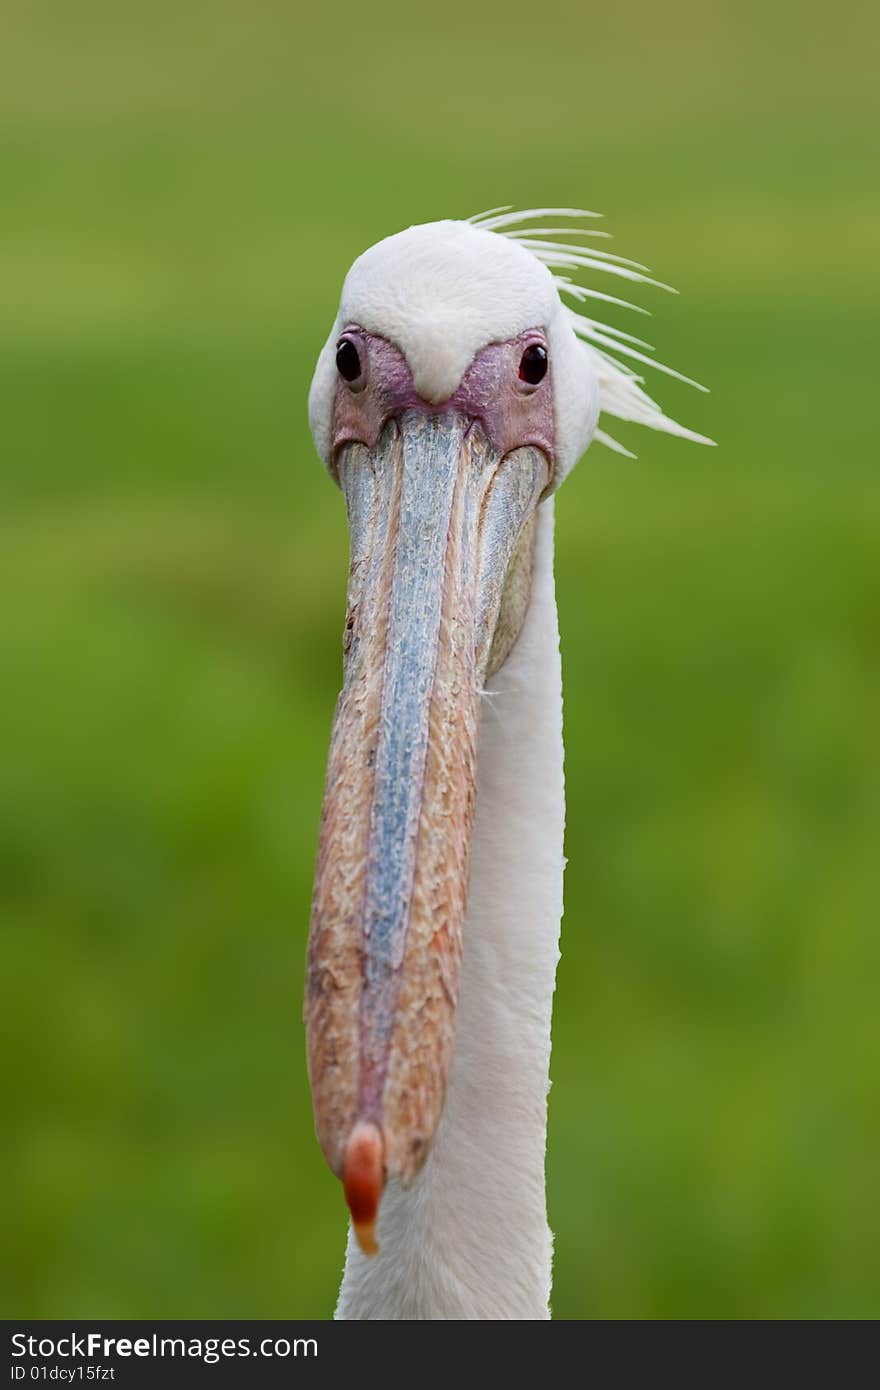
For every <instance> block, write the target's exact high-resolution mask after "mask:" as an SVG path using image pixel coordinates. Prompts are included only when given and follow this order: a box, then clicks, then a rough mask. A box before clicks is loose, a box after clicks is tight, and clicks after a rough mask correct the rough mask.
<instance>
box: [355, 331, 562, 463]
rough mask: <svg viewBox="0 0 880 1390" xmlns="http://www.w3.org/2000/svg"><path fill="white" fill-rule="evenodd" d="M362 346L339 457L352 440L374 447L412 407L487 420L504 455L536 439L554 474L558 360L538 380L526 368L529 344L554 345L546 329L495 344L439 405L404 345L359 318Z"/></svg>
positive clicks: (429, 412) (357, 333) (483, 422)
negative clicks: (423, 390) (531, 381)
mask: <svg viewBox="0 0 880 1390" xmlns="http://www.w3.org/2000/svg"><path fill="white" fill-rule="evenodd" d="M342 338H348V339H349V340H350V341H351V342H352V343H353V344H354V346H355V347H356V349H357V352H358V356H359V358H360V365H361V372H360V375H359V376H358V377H357V378H356V379H355V380H354V381H352V382H347V381H343V379H342V378H341V377H340V378H339V379H338V381H337V386H336V400H335V403H334V409H333V434H332V447H333V456H334V458H335V456H336V453H337V451H338V450H339V449H340V448H341V447H342V446H343V445H344V444H351V443H359V444H366V445H367V447H368V448H373V446H374V445H375V443H376V441H377V440H378V438H379V435H380V434H381V432H382V429H383V427H384V425H385V424H387V422H388V421H389V420H391V419H393V418H394V417H395V416H398V415H400V414H401V413H402V412H403V411H405V410H421V411H424V412H425V414H426V415H444V414H446V413H447V412H454V413H457V414H460V415H464V416H466V417H467V418H468V419H471V420H478V421H479V422H480V424H481V425H482V427H483V429H484V431H485V433H486V435H487V437H488V439H489V441H490V443H491V444H492V446H493V448H494V449H496V450H497V452H498V454H499V455H500V456H501V457H503V456H504V455H505V454H509V453H510V452H511V450H513V449H520V448H523V447H525V446H527V445H531V446H533V447H535V448H537V449H540V450H541V451H542V453H543V454H544V455H545V457H546V459H547V462H548V465H549V467H550V471H551V481H552V473H553V468H554V462H555V428H554V418H553V389H552V385H551V381H552V376H553V363H552V361H550V360H549V356H548V366H547V371H546V373H545V375H544V377H543V379H542V380H541V381H540V382H539V383H538V384H537V385H536V386H530V385H528V384H527V383H526V382H524V381H522V380H521V378H520V375H519V369H520V362H521V361H522V356H523V353H524V352H525V350H526V348H527V347H529V346H531V345H532V344H533V343H538V344H540V345H541V346H542V347H543V348H545V350H546V349H547V340H546V337H545V335H544V334H543V332H542V331H541V329H539V328H531V329H527V330H526V332H525V333H520V334H518V336H517V337H516V338H510V339H508V341H507V342H505V343H490V344H489V345H488V346H487V347H484V348H483V350H482V351H481V352H478V353H477V355H476V357H475V358H474V360H473V362H472V363H471V365H470V366H469V367H468V369H467V372H466V373H465V375H464V377H463V379H462V381H461V384H460V385H459V387H458V390H457V391H456V392H455V393H454V395H452V396H450V397H449V399H448V400H447V401H444V402H443V403H442V404H440V405H434V404H432V403H430V402H429V401H426V400H423V398H422V397H421V396H420V395H419V394H418V392H417V391H416V388H415V386H414V384H413V379H412V373H411V371H410V369H409V365H408V363H407V360H406V358H405V357H404V355H403V353H402V352H401V351H400V349H399V348H396V347H395V346H394V344H393V343H389V342H388V341H387V340H386V339H385V338H380V337H377V335H376V334H374V333H367V332H365V331H364V330H363V329H361V328H358V327H357V326H356V325H351V326H350V327H348V328H346V329H344V330H343V332H342V333H341V334H340V341H341V339H342Z"/></svg>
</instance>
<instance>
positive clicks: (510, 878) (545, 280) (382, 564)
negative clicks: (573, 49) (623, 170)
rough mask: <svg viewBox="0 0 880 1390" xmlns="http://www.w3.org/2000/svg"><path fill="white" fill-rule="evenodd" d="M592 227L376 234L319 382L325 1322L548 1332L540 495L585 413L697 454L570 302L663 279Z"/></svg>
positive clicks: (547, 696)
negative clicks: (323, 524)
mask: <svg viewBox="0 0 880 1390" xmlns="http://www.w3.org/2000/svg"><path fill="white" fill-rule="evenodd" d="M593 216H594V214H591V213H585V212H583V211H579V210H577V209H558V208H557V209H546V208H545V209H539V210H532V211H530V212H523V213H517V212H513V211H511V210H510V209H505V208H502V209H493V210H492V211H491V212H490V213H485V214H481V215H480V216H478V217H475V218H471V219H469V220H467V221H452V220H450V221H441V222H433V223H429V224H426V225H421V226H413V227H410V228H408V229H407V230H405V231H402V232H399V233H397V234H396V235H393V236H390V237H388V238H386V239H385V240H383V241H380V242H379V243H378V244H377V245H375V246H372V247H371V248H370V249H369V250H367V251H366V252H364V254H363V255H361V256H360V257H359V258H358V259H357V260H356V261H355V262H354V264H353V266H352V267H351V269H350V270H349V272H348V275H347V277H346V279H345V283H344V285H343V289H342V298H341V303H340V306H339V311H338V313H337V316H336V320H335V322H334V324H333V327H332V329H331V332H330V335H329V337H328V339H327V342H326V344H325V346H324V348H323V350H322V351H321V354H320V357H319V359H318V363H317V368H316V370H315V375H314V380H313V383H312V387H311V392H310V396H309V420H310V425H311V429H312V433H313V435H314V439H315V444H316V447H317V450H318V453H319V455H320V456H321V458H322V459H323V461H324V463H325V465H326V467H327V469H328V470H329V472H330V474H331V476H332V477H333V478H334V479H335V480H336V482H337V483H338V484H339V486H340V488H341V489H342V492H343V494H344V497H345V503H346V508H347V512H348V522H349V530H350V541H351V563H350V571H349V580H348V602H347V614H346V619H345V632H344V639H343V650H344V659H343V666H344V671H343V687H342V691H341V693H340V696H339V700H338V703H337V707H336V714H335V718H334V723H333V731H332V735H331V743H330V752H329V762H328V769H327V780H326V789H325V794H324V802H323V809H322V815H321V829H320V838H319V849H318V861H317V868H316V874H315V887H314V898H313V906H312V917H311V926H310V935H309V949H308V966H307V984H306V1003H305V1018H306V1029H307V1040H308V1063H309V1076H310V1081H311V1088H312V1099H313V1106H314V1117H315V1127H316V1131H317V1135H318V1139H319V1142H320V1144H321V1147H322V1149H323V1152H324V1155H325V1157H326V1159H327V1162H328V1163H329V1165H330V1168H331V1169H332V1170H333V1172H334V1173H335V1174H336V1175H337V1176H338V1177H339V1178H340V1179H341V1181H342V1183H343V1186H344V1191H345V1197H346V1200H347V1203H348V1207H349V1211H350V1217H351V1222H350V1231H349V1239H348V1246H347V1251H346V1259H345V1270H344V1274H343V1279H342V1287H341V1290H340V1295H339V1302H338V1306H337V1310H336V1316H337V1317H339V1318H358V1319H365V1318H366V1319H373V1318H381V1319H384V1318H408V1319H409V1318H466V1319H475V1318H477V1319H495V1318H518V1319H526V1318H528V1319H531V1318H546V1317H549V1300H550V1283H551V1261H552V1235H551V1232H550V1230H549V1227H548V1224H547V1213H546V1198H545V1184H544V1159H545V1141H546V1101H547V1091H548V1084H549V1083H548V1069H549V1060H550V1027H551V1007H552V999H553V990H554V983H555V975H556V965H557V961H558V959H559V929H560V920H561V915H562V878H563V866H564V858H563V829H564V816H565V808H564V786H563V743H562V676H561V666H560V653H559V632H558V625H557V616H556V598H555V587H554V577H553V507H554V496H555V493H556V491H557V489H558V488H559V485H560V484H561V483H562V482H563V480H564V479H565V477H566V476H567V475H568V473H569V472H570V471H571V469H572V468H573V467H574V465H575V463H576V462H577V461H578V459H579V458H580V457H581V455H582V454H583V453H584V451H585V450H586V448H587V446H588V445H589V444H590V442H591V440H593V439H595V440H598V441H600V442H601V443H603V444H605V445H607V446H609V447H611V448H617V449H619V450H621V452H627V451H626V450H624V449H622V446H621V445H619V444H618V443H617V442H616V441H615V440H614V439H613V438H612V437H611V436H610V435H608V434H607V433H606V432H605V430H604V428H599V426H598V422H599V418H600V416H603V417H604V416H613V417H617V418H618V419H621V420H628V421H635V422H638V423H641V424H643V425H647V426H650V427H652V428H653V429H658V430H665V431H667V432H668V433H671V434H675V435H678V436H680V437H682V438H685V439H691V440H696V441H699V442H702V443H711V442H712V441H710V440H707V439H705V438H704V437H703V436H702V435H698V434H696V433H694V432H693V431H692V430H688V429H686V428H684V427H683V426H682V425H679V424H676V423H675V422H674V421H673V420H671V419H669V418H668V417H667V416H666V415H664V413H663V411H662V410H661V409H660V407H659V406H658V405H657V404H655V402H654V401H653V400H652V399H651V398H650V397H649V396H648V395H647V394H646V392H645V390H644V387H643V384H642V377H641V376H640V375H639V371H640V369H641V368H642V367H643V366H644V365H645V364H650V365H655V366H659V364H656V363H655V362H654V361H653V359H652V358H651V357H650V356H649V353H650V351H651V349H650V348H649V346H648V344H646V343H644V342H642V341H641V340H640V339H637V338H635V337H633V336H632V335H631V334H627V333H624V332H622V331H621V330H619V329H617V328H612V327H608V326H607V325H604V324H603V323H602V322H600V321H599V320H597V319H595V318H593V317H592V316H591V315H588V313H587V312H586V310H587V308H589V307H590V306H591V304H592V301H599V302H601V301H609V300H610V302H612V303H621V302H623V301H620V300H618V299H616V298H615V297H614V296H611V295H609V294H607V293H605V292H604V291H600V290H597V289H595V288H594V287H593V286H592V284H590V285H585V284H584V283H582V274H583V272H596V273H604V274H606V275H607V274H610V275H612V276H615V277H617V279H618V280H626V281H629V282H631V283H636V284H638V283H652V284H656V283H657V282H655V281H650V280H649V278H648V276H647V275H646V273H645V267H644V266H640V265H638V264H637V263H635V262H632V261H628V260H625V259H624V258H622V257H618V256H615V255H612V254H611V253H609V252H607V251H604V250H599V249H595V248H594V247H593V246H592V245H591V244H589V243H588V244H587V245H585V244H583V241H582V240H581V238H585V237H587V236H590V235H591V234H592V235H595V234H596V233H595V232H594V231H593V228H592V226H588V227H587V228H586V229H585V228H582V227H581V225H580V224H581V223H582V222H583V221H584V220H586V219H588V218H592V217H593ZM548 221H549V224H550V225H547V226H545V225H542V224H543V223H545V222H548ZM558 223H562V224H563V225H562V226H561V227H560V226H559V225H556V224H558ZM600 235H601V233H600ZM659 369H660V370H661V371H666V372H668V373H669V374H670V375H673V376H679V375H680V374H679V373H676V372H672V371H671V369H668V368H665V367H660V368H659ZM681 379H682V380H687V378H681ZM692 384H693V385H696V384H697V383H692ZM602 423H603V426H604V423H605V421H604V419H603V422H602Z"/></svg>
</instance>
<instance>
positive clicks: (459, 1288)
mask: <svg viewBox="0 0 880 1390" xmlns="http://www.w3.org/2000/svg"><path fill="white" fill-rule="evenodd" d="M594 217H595V214H591V213H586V212H582V211H578V210H575V209H565V208H563V209H558V208H557V209H553V208H543V209H534V210H531V211H528V212H514V211H511V210H510V209H508V208H501V209H493V210H492V211H491V212H488V213H483V214H481V215H479V216H477V217H474V218H471V219H470V220H469V221H464V222H456V221H444V222H437V223H431V224H428V225H425V226H416V227H410V228H409V229H407V230H406V231H403V232H400V233H398V234H397V235H395V236H391V237H388V238H387V239H386V240H384V241H382V242H379V243H378V244H377V245H376V246H373V247H371V248H370V249H369V250H368V251H367V252H365V253H364V254H363V255H362V256H361V257H359V258H358V260H357V261H356V262H355V263H354V265H353V266H352V268H351V270H350V271H349V273H348V275H347V277H346V280H345V284H344V286H343V290H342V297H341V303H340V308H339V312H338V314H337V316H336V320H335V322H334V324H333V327H332V329H331V332H330V335H329V337H328V339H327V342H326V345H325V347H324V349H323V351H322V353H321V355H320V358H319V361H318V365H317V368H316V371H315V377H314V380H313V383H312V389H311V393H310V398H309V416H310V422H311V425H312V429H313V433H314V437H315V442H316V445H317V448H318V452H319V453H320V454H321V456H322V458H323V459H324V461H325V463H326V464H327V466H328V468H330V469H331V471H333V470H334V467H335V460H334V419H335V416H334V411H335V410H336V409H337V405H338V401H339V399H340V397H339V394H338V393H339V392H340V391H342V392H343V396H344V390H343V386H340V384H339V380H338V374H337V359H336V352H337V344H338V340H339V339H340V334H344V333H349V334H351V333H355V334H363V335H375V338H376V340H381V341H382V342H385V343H387V344H391V345H393V348H394V350H395V352H398V353H399V354H402V355H403V358H404V359H405V364H406V369H407V370H408V372H409V373H410V374H411V379H412V383H413V386H414V389H415V391H416V392H417V393H418V397H419V398H420V399H421V401H422V402H423V403H425V408H426V409H427V410H432V409H434V408H436V410H437V411H438V412H440V411H442V409H443V407H444V403H446V402H448V401H449V399H450V397H452V396H453V394H454V393H455V392H456V391H457V390H458V389H459V386H460V384H461V383H462V381H463V380H464V378H465V376H466V374H467V373H468V371H469V369H470V368H471V364H472V363H473V362H474V361H475V359H477V358H478V356H479V354H481V353H484V352H485V351H486V350H488V345H491V344H502V345H509V344H510V343H511V342H514V343H516V342H518V341H520V339H519V338H518V336H517V335H526V337H527V336H528V334H529V333H531V332H536V331H539V332H540V333H541V334H542V335H543V339H544V341H545V342H546V346H547V351H548V353H549V361H550V363H551V364H552V373H551V376H550V377H549V378H548V384H549V385H550V387H551V388H552V411H553V433H554V443H553V448H552V452H553V457H552V459H550V460H549V464H550V478H551V482H550V486H549V487H548V488H547V489H546V490H545V492H544V494H543V497H542V500H541V501H540V504H539V505H538V506H537V511H536V517H535V521H536V524H535V527H534V550H533V562H532V576H531V591H530V595H529V598H528V605H527V608H526V609H525V610H524V611H525V617H524V620H522V625H521V628H520V630H519V637H518V639H517V640H516V642H515V645H514V646H513V649H512V652H511V654H510V655H509V656H508V658H507V660H506V661H505V663H504V664H503V665H502V666H501V667H500V669H499V670H498V671H497V672H496V673H495V674H494V675H491V676H490V677H489V679H488V680H487V681H486V686H485V690H484V691H483V692H482V694H483V695H484V698H483V699H482V700H481V702H480V716H479V731H478V740H477V749H478V760H477V769H476V816H475V820H474V824H473V831H472V835H471V841H470V844H471V851H470V853H471V859H470V878H469V896H468V906H467V914H466V920H465V925H464V931H463V938H462V939H463V959H462V965H461V982H460V995H459V998H458V1006H457V1014H456V1025H455V1041H454V1051H453V1055H452V1061H451V1066H450V1070H449V1073H448V1085H447V1090H446V1098H445V1106H444V1109H443V1113H442V1116H441V1118H440V1121H439V1126H438V1127H437V1129H436V1132H435V1135H434V1140H433V1148H432V1149H431V1151H430V1153H429V1156H428V1158H427V1162H426V1163H425V1166H424V1168H423V1169H422V1170H421V1172H420V1173H419V1174H418V1176H417V1177H416V1179H415V1181H414V1182H413V1184H412V1186H411V1187H409V1188H408V1190H404V1189H403V1187H401V1186H400V1185H398V1184H397V1183H396V1182H395V1181H392V1182H391V1183H390V1185H389V1187H388V1189H387V1191H386V1192H385V1195H384V1198H383V1199H382V1204H381V1208H380V1209H379V1215H378V1232H377V1234H378V1243H379V1254H378V1255H375V1256H373V1257H372V1258H369V1257H368V1256H366V1255H364V1254H363V1253H362V1252H361V1250H360V1249H359V1248H358V1245H357V1243H356V1242H355V1241H354V1239H353V1238H350V1240H349V1246H348V1252H347V1257H346V1266H345V1275H344V1279H343V1284H342V1289H341V1293H340V1298H339V1306H338V1310H337V1315H338V1316H339V1317H345V1318H505V1317H506V1318H542V1317H547V1316H549V1294H550V1277H551V1255H552V1238H551V1235H550V1232H549V1229H548V1226H547V1219H546V1209H545V1195H544V1154H545V1137H546V1098H547V1090H548V1084H549V1082H548V1068H549V1057H550V1023H551V1007H552V997H553V990H554V983H555V971H556V964H557V959H558V938H559V924H560V918H561V913H562V874H563V864H564V859H563V829H564V814H565V808H564V785H563V744H562V682H561V667H560V658H559V640H558V629H557V618H556V599H555V586H554V577H553V503H554V499H553V497H552V496H551V495H550V494H552V493H553V492H554V491H555V490H556V488H557V487H558V486H559V484H560V482H561V481H562V480H563V479H564V478H565V476H566V475H567V474H568V473H569V472H570V471H571V469H572V467H573V466H574V464H575V463H576V462H577V460H578V459H579V458H580V456H581V455H582V454H583V452H584V450H585V449H586V448H587V446H588V445H589V443H590V442H591V440H592V439H593V438H595V439H597V440H599V441H600V442H601V443H604V444H606V445H608V446H609V447H610V448H612V449H616V450H618V451H620V452H622V453H627V452H628V451H627V450H626V449H624V448H623V446H622V445H620V444H619V443H617V441H615V440H614V439H613V438H612V437H611V436H610V435H609V434H608V433H607V432H606V430H605V428H604V420H605V417H610V418H611V419H617V420H624V421H630V422H636V423H638V424H643V425H647V426H648V427H649V428H652V429H655V430H661V431H665V432H666V433H669V434H673V435H677V436H679V437H681V438H684V439H689V440H694V441H696V442H700V443H711V442H712V441H711V440H708V439H706V438H705V436H703V435H700V434H697V433H696V432H694V431H693V430H690V429H688V428H686V427H685V426H683V425H680V424H678V423H677V422H676V421H674V420H673V419H671V418H670V417H669V416H667V415H666V414H665V413H664V412H663V410H662V409H661V407H660V406H659V405H658V404H656V402H654V401H653V400H652V399H651V397H650V396H649V395H648V394H647V393H646V391H645V389H644V384H643V377H642V376H641V375H640V372H641V369H642V368H644V367H654V368H655V369H656V370H658V371H659V372H661V373H665V374H667V375H669V376H673V377H676V378H677V379H679V380H682V381H688V378H686V377H683V376H682V375H681V374H680V373H678V372H676V371H673V370H672V369H671V368H669V367H666V366H664V365H662V364H660V363H658V362H656V361H655V360H654V359H653V357H652V356H651V355H650V354H651V353H652V351H653V349H651V348H650V346H649V345H648V344H647V343H645V342H643V341H642V340H640V339H638V338H636V337H634V336H633V335H630V334H627V333H625V332H623V331H621V330H620V329H617V328H614V327H610V326H608V325H606V324H603V323H602V322H601V321H600V320H599V319H597V318H595V317H593V315H592V312H591V313H590V314H589V315H587V313H586V312H585V310H584V306H585V305H591V304H592V303H594V302H596V303H601V302H610V303H612V304H623V303H625V302H626V301H624V300H622V299H619V298H618V297H616V296H613V295H610V294H608V293H606V292H605V291H601V290H598V289H596V288H595V287H594V285H593V284H592V282H590V283H584V282H583V276H584V274H585V273H587V272H589V273H590V274H596V275H604V276H614V277H616V278H617V279H618V280H621V281H626V282H628V283H630V284H633V285H643V284H644V285H657V284H658V283H659V282H657V281H654V280H652V279H651V278H650V276H649V275H648V274H647V273H646V270H645V267H644V266H642V265H640V264H637V263H635V262H633V261H628V260H625V259H624V258H622V257H619V256H616V255H613V254H611V253H609V252H607V251H605V250H601V249H594V248H592V247H590V248H589V249H585V248H584V246H583V245H580V244H579V243H578V242H577V241H576V240H575V238H587V237H596V236H602V235H603V233H601V232H597V231H596V230H595V229H594V228H592V227H583V226H580V225H578V224H579V223H580V222H582V221H583V220H584V219H593V218H594ZM560 221H561V222H562V223H564V226H560V225H558V224H559V223H560ZM664 288H665V287H664ZM566 301H573V303H574V305H575V306H576V307H572V306H571V304H569V303H567V302H566ZM630 307H633V308H635V307H636V306H634V305H633V306H630ZM641 312H644V310H642V311H641ZM365 342H366V339H364V343H365ZM362 346H363V344H362ZM364 350H365V351H366V348H364ZM690 384H692V385H696V383H693V382H691V383H690ZM358 389H362V388H361V387H360V386H359V385H358V383H357V381H356V382H355V385H354V387H352V390H358ZM503 389H504V390H509V391H510V393H511V395H510V399H511V400H514V399H515V398H516V395H517V391H518V390H519V391H520V396H521V397H522V386H521V383H520V386H517V383H516V382H515V381H514V382H512V383H511V384H510V386H509V387H504V388H503ZM346 399H347V400H348V399H349V398H348V397H346ZM504 399H507V397H504ZM523 399H524V398H521V399H520V403H519V408H521V409H523V408H525V407H524V406H523ZM536 399H537V398H536ZM350 400H351V402H356V397H355V396H352V397H350ZM349 409H350V410H351V411H354V410H355V409H356V405H355V404H351V405H350V407H349ZM600 417H601V419H602V420H603V425H602V427H601V428H600V427H599V420H600ZM353 418H354V417H353ZM357 447H358V448H360V447H361V445H358V446H357ZM520 452H522V451H520ZM503 461H504V460H503V459H502V460H501V463H503ZM496 466H498V467H500V463H496ZM545 476H546V475H545ZM359 524H360V523H359ZM402 524H405V518H404V522H403V523H402ZM502 579H503V576H502ZM362 616H363V615H361V617H362ZM420 621H421V620H420V619H419V617H418V615H415V614H414V616H413V624H414V633H413V635H414V638H415V636H416V629H417V627H418V624H419V622H420ZM447 621H449V620H448V619H444V622H447ZM446 630H447V629H446V628H445V627H443V628H441V640H444V639H443V637H442V634H443V633H445V632H446ZM395 659H396V658H395ZM334 814H338V811H334ZM354 867H355V868H356V867H357V866H356V865H355V866H354ZM367 1118H368V1119H369V1116H368V1117H367ZM381 1122H382V1121H381V1117H380V1118H379V1119H378V1120H377V1121H376V1122H375V1123H376V1126H381ZM370 1124H371V1125H372V1124H373V1121H372V1120H370ZM380 1132H381V1131H380V1127H374V1128H371V1129H369V1134H371V1135H373V1136H375V1138H374V1140H373V1142H374V1144H378V1143H379V1142H380ZM353 1209H354V1208H353Z"/></svg>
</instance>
